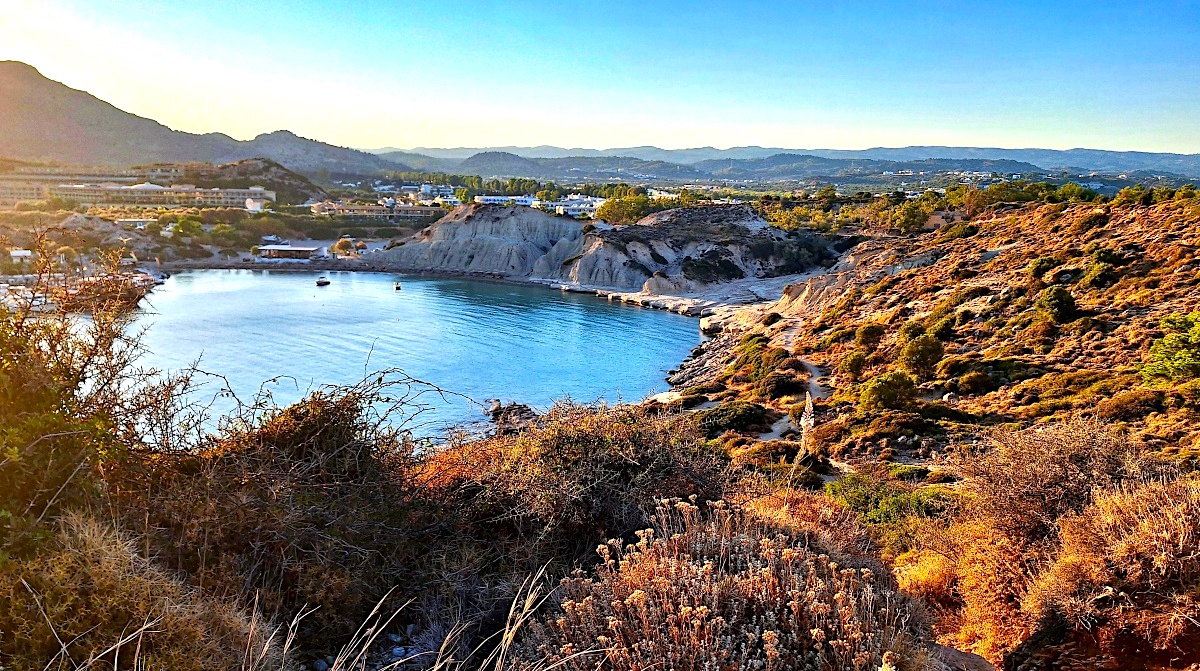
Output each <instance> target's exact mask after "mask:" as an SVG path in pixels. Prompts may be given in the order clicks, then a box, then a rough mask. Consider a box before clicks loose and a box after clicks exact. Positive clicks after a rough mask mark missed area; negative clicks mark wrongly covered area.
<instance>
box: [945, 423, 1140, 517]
mask: <svg viewBox="0 0 1200 671" xmlns="http://www.w3.org/2000/svg"><path fill="white" fill-rule="evenodd" d="M991 448H992V449H991V450H990V451H988V452H986V453H984V454H982V455H980V456H976V457H968V458H965V459H961V460H960V461H959V462H958V470H959V471H960V472H961V473H962V474H963V475H964V476H965V477H966V478H967V490H968V491H969V492H970V493H971V495H972V497H971V501H972V503H973V506H972V511H971V512H972V513H973V514H974V515H975V516H978V517H980V518H985V519H987V520H988V522H989V523H990V524H991V525H993V526H995V527H996V528H997V529H999V530H1000V531H1002V532H1003V533H1005V534H1006V535H1008V536H1010V537H1012V538H1022V539H1029V540H1031V541H1037V540H1040V539H1045V538H1050V537H1052V536H1054V534H1055V529H1056V523H1057V521H1058V519H1059V518H1060V517H1062V516H1063V515H1065V514H1067V513H1071V512H1079V511H1080V510H1082V509H1083V508H1084V507H1085V506H1087V505H1088V504H1089V503H1091V500H1092V492H1093V491H1094V490H1095V489H1097V488H1099V489H1107V488H1110V487H1113V486H1115V485H1116V484H1118V483H1120V482H1122V481H1123V480H1125V479H1126V478H1129V477H1131V476H1134V477H1136V476H1139V475H1141V474H1142V473H1143V472H1144V471H1145V470H1146V469H1147V468H1149V467H1150V466H1149V465H1148V464H1146V463H1145V462H1144V461H1143V460H1142V459H1141V458H1140V457H1139V455H1138V452H1137V450H1136V448H1135V447H1134V446H1132V445H1131V444H1129V443H1128V442H1127V441H1126V440H1125V438H1124V437H1123V436H1121V435H1119V434H1118V433H1116V432H1114V431H1113V430H1112V429H1111V428H1110V427H1109V426H1108V425H1106V424H1104V423H1101V422H1098V421H1094V420H1088V419H1081V418H1073V419H1070V420H1068V421H1064V422H1060V423H1057V424H1054V425H1050V426H1038V427H1033V428H1029V429H1023V430H1020V431H1000V432H997V433H995V434H993V436H992V441H991Z"/></svg>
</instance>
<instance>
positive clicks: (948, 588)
mask: <svg viewBox="0 0 1200 671" xmlns="http://www.w3.org/2000/svg"><path fill="white" fill-rule="evenodd" d="M892 570H893V571H894V573H895V574H896V581H897V583H898V584H899V586H900V591H902V592H904V593H905V594H909V595H912V596H915V597H917V598H919V599H921V600H922V601H924V602H925V603H927V604H930V605H933V606H937V607H940V608H947V607H953V606H954V605H956V602H957V597H956V596H955V593H954V583H955V580H956V576H955V565H954V561H953V560H951V559H950V558H949V557H947V556H945V555H943V554H941V553H938V552H934V551H932V550H910V551H908V552H905V553H904V554H902V555H900V556H899V557H896V561H895V563H894V565H893V567H892Z"/></svg>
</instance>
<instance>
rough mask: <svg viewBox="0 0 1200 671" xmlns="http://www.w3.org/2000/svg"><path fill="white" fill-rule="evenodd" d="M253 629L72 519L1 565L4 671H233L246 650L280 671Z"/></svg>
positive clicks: (122, 544)
mask: <svg viewBox="0 0 1200 671" xmlns="http://www.w3.org/2000/svg"><path fill="white" fill-rule="evenodd" d="M261 625H262V623H261V622H256V621H252V618H251V617H250V616H247V615H245V614H244V613H241V612H239V611H237V610H235V609H234V608H232V607H230V606H228V605H226V604H223V603H221V602H220V601H216V600H212V599H206V598H203V597H201V596H200V595H198V594H196V593H195V591H194V590H192V589H190V588H188V587H186V586H185V585H183V584H182V583H180V582H178V581H177V580H175V579H174V578H172V577H171V576H169V575H168V574H167V573H166V572H164V571H163V570H161V569H159V568H157V567H155V566H153V565H152V564H150V563H149V562H147V561H146V560H145V559H143V558H142V557H140V556H138V554H137V553H136V551H135V550H134V548H133V547H132V544H131V543H130V542H129V541H128V540H126V539H125V538H123V537H122V536H121V535H119V534H118V533H117V532H116V531H114V530H113V529H111V528H110V527H107V526H105V525H102V524H99V523H97V522H94V521H91V520H88V519H86V518H84V517H81V516H77V515H72V516H68V517H66V518H65V519H64V520H63V521H62V523H61V525H60V528H59V529H58V531H57V533H56V534H55V535H54V536H53V538H51V539H49V540H48V541H47V546H46V547H45V548H44V550H43V552H40V553H39V554H38V555H36V556H35V557H32V558H29V559H23V560H9V561H7V562H4V563H3V564H0V632H3V635H2V636H0V659H2V660H3V664H4V668H6V669H10V670H12V671H26V670H28V671H43V670H52V669H56V670H72V671H73V670H75V669H104V670H106V671H107V670H109V669H133V668H145V669H173V670H178V671H188V670H193V669H194V670H196V671H200V670H201V669H240V668H242V664H243V661H244V654H245V653H246V651H247V650H254V651H255V657H256V658H257V659H258V661H259V662H262V663H263V664H265V665H267V666H270V667H274V668H279V665H280V664H281V662H282V659H281V658H282V654H281V652H280V650H279V649H277V648H276V647H275V646H274V645H273V644H272V643H271V642H270V641H269V640H268V638H267V635H266V634H265V633H264V632H265V628H263V627H262V626H261Z"/></svg>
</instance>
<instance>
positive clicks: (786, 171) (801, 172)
mask: <svg viewBox="0 0 1200 671" xmlns="http://www.w3.org/2000/svg"><path fill="white" fill-rule="evenodd" d="M693 167H695V168H697V169H699V170H702V171H704V172H707V173H710V174H712V175H716V176H721V177H753V178H759V179H793V178H802V177H816V176H845V175H862V174H871V173H880V172H883V171H897V170H913V171H917V172H920V171H931V172H932V171H947V170H965V171H972V172H974V171H979V172H1001V173H1030V172H1040V171H1041V170H1040V169H1039V168H1038V166H1036V165H1033V164H1032V163H1023V162H1020V161H1011V160H994V159H981V158H975V159H923V160H910V161H877V160H873V159H863V158H825V157H821V156H813V155H811V154H776V155H774V156H768V157H767V158H758V159H741V160H734V159H729V160H725V159H722V160H715V161H701V162H699V163H696V164H694V165H693Z"/></svg>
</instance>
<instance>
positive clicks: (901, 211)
mask: <svg viewBox="0 0 1200 671" xmlns="http://www.w3.org/2000/svg"><path fill="white" fill-rule="evenodd" d="M927 221H929V213H928V212H926V211H925V209H924V208H922V207H921V204H920V203H918V202H916V201H911V200H910V201H908V202H905V203H903V204H902V205H898V206H897V207H896V208H895V209H894V210H893V211H892V216H891V218H890V223H891V226H892V228H895V229H898V230H899V231H900V232H902V233H916V232H917V231H920V230H921V229H923V228H925V222H927Z"/></svg>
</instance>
